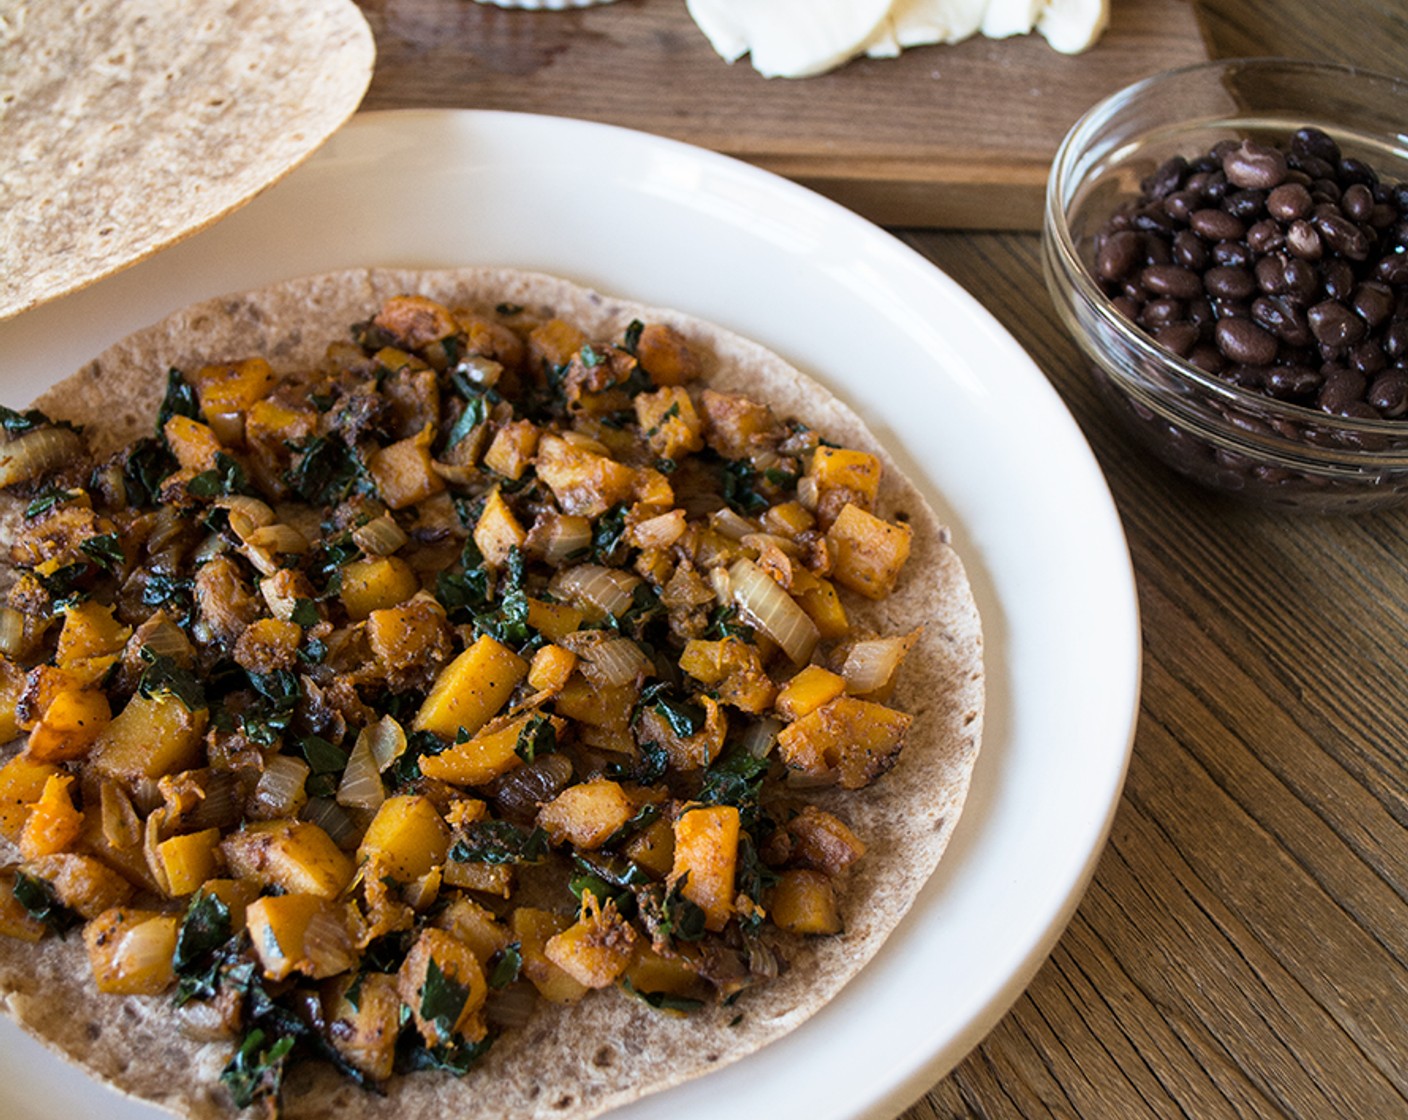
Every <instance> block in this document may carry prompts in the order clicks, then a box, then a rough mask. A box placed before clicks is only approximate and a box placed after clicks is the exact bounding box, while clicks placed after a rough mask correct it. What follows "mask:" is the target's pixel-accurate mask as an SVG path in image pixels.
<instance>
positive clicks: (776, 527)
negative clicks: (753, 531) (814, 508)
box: [763, 499, 816, 540]
mask: <svg viewBox="0 0 1408 1120" xmlns="http://www.w3.org/2000/svg"><path fill="white" fill-rule="evenodd" d="M815 525H816V518H815V517H813V516H812V514H811V511H810V510H808V509H807V507H806V506H804V505H802V503H801V502H799V501H797V500H796V499H793V500H792V501H788V502H779V503H778V504H777V505H775V506H771V507H769V508H768V509H766V510H764V511H763V528H764V529H765V530H767V532H769V533H774V534H776V535H777V536H779V537H786V538H787V539H788V540H793V539H795V538H797V537H798V536H800V535H801V534H802V533H805V532H806V531H807V530H808V529H811V528H813V527H814V526H815Z"/></svg>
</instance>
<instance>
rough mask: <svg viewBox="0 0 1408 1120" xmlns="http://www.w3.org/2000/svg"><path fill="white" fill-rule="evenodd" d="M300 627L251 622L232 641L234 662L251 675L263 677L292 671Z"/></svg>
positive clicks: (265, 620)
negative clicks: (257, 674) (233, 641)
mask: <svg viewBox="0 0 1408 1120" xmlns="http://www.w3.org/2000/svg"><path fill="white" fill-rule="evenodd" d="M302 641H303V627H301V626H299V625H298V623H296V622H293V621H291V620H289V619H283V618H260V619H256V620H255V621H254V622H251V623H250V624H249V626H248V627H246V629H245V631H244V633H243V634H241V635H240V636H239V638H238V639H237V640H236V641H235V661H236V663H238V664H239V665H240V667H241V668H244V669H248V670H249V671H250V672H251V673H259V674H261V675H262V674H266V673H272V672H275V671H277V670H279V669H292V668H293V667H294V665H295V664H296V661H295V658H297V656H298V646H299V643H300V642H302Z"/></svg>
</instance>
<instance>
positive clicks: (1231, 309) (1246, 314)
mask: <svg viewBox="0 0 1408 1120" xmlns="http://www.w3.org/2000/svg"><path fill="white" fill-rule="evenodd" d="M1212 310H1213V314H1214V315H1215V316H1216V317H1217V320H1218V322H1221V321H1222V320H1223V319H1250V318H1251V317H1252V305H1251V302H1250V301H1249V300H1245V299H1214V300H1213V301H1212Z"/></svg>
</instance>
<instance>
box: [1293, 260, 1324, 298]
mask: <svg viewBox="0 0 1408 1120" xmlns="http://www.w3.org/2000/svg"><path fill="white" fill-rule="evenodd" d="M1319 290H1320V277H1319V275H1318V274H1317V273H1316V271H1315V266H1314V265H1312V264H1310V263H1309V262H1308V261H1303V260H1299V259H1297V258H1295V257H1292V258H1291V259H1290V260H1289V261H1287V262H1286V293H1287V294H1288V295H1290V296H1292V297H1293V298H1295V299H1299V300H1305V301H1309V300H1311V299H1314V298H1315V293H1316V292H1318V291H1319Z"/></svg>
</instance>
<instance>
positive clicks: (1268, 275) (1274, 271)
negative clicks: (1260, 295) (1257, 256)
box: [1252, 254, 1287, 295]
mask: <svg viewBox="0 0 1408 1120" xmlns="http://www.w3.org/2000/svg"><path fill="white" fill-rule="evenodd" d="M1252 271H1253V272H1254V274H1255V275H1256V286H1257V287H1258V288H1260V289H1261V290H1262V291H1263V292H1265V293H1266V294H1267V295H1278V294H1280V293H1281V292H1284V291H1286V288H1287V285H1286V258H1285V257H1283V256H1281V255H1279V254H1278V255H1276V256H1271V257H1262V258H1261V260H1259V261H1257V262H1256V264H1255V266H1253V270H1252Z"/></svg>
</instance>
